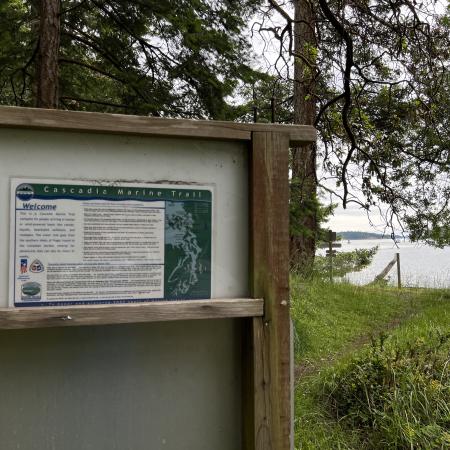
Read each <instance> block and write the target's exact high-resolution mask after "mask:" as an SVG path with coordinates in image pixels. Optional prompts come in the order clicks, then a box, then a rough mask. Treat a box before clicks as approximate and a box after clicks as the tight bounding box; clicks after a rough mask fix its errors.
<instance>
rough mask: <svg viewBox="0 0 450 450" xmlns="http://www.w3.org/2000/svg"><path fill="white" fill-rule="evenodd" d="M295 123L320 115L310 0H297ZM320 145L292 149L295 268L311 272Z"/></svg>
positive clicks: (292, 226)
mask: <svg viewBox="0 0 450 450" xmlns="http://www.w3.org/2000/svg"><path fill="white" fill-rule="evenodd" d="M295 21H296V22H295V25H294V49H295V54H296V55H302V56H303V57H304V59H302V58H301V57H298V56H296V57H295V62H294V123H296V124H304V125H314V120H315V118H316V100H315V96H314V93H315V84H316V82H315V75H316V48H317V40H316V32H315V14H314V11H313V9H312V3H311V2H310V1H309V0H296V1H295ZM316 191H317V186H316V145H315V144H310V145H305V146H302V147H299V148H294V149H292V184H291V212H292V214H291V220H292V224H291V242H290V250H291V267H292V268H294V269H295V270H297V271H299V272H301V273H303V274H307V273H308V272H309V271H310V270H311V268H312V264H313V262H314V253H315V249H316V231H317V230H316V229H317V199H316Z"/></svg>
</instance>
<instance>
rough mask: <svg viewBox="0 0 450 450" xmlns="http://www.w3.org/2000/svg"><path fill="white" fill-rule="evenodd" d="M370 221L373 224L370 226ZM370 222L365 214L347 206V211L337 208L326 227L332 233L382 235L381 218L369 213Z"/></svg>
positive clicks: (376, 214) (358, 209)
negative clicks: (350, 232)
mask: <svg viewBox="0 0 450 450" xmlns="http://www.w3.org/2000/svg"><path fill="white" fill-rule="evenodd" d="M370 221H372V222H373V225H375V226H372V225H371V224H370ZM370 221H369V218H368V217H367V212H366V211H364V210H362V209H360V208H359V207H358V206H356V205H349V206H348V207H347V209H344V208H342V206H339V207H338V208H336V209H335V211H334V215H333V216H331V217H330V220H329V221H328V222H327V224H326V227H327V228H330V229H331V230H333V231H367V232H370V233H376V232H379V233H383V231H384V226H383V222H382V218H381V216H380V215H379V214H378V213H377V212H375V211H374V212H372V213H370Z"/></svg>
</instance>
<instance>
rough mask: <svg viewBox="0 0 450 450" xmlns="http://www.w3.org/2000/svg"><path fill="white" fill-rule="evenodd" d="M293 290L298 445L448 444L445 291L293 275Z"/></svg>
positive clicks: (449, 309)
mask: <svg viewBox="0 0 450 450" xmlns="http://www.w3.org/2000/svg"><path fill="white" fill-rule="evenodd" d="M291 292H292V305H293V306H292V316H293V320H294V325H295V336H296V341H295V344H296V363H297V377H298V381H297V383H296V391H295V396H296V404H295V411H296V416H295V435H296V448H298V449H325V450H326V449H355V450H356V449H358V450H359V449H381V448H383V449H384V448H386V449H388V448H393V449H394V448H395V449H397V448H398V449H403V448H405V449H406V448H407V449H422V448H424V449H425V448H426V449H428V448H430V449H434V448H436V449H440V448H450V447H449V444H448V442H447V439H448V438H449V436H450V435H449V434H448V433H449V427H450V415H449V416H448V417H447V414H448V404H449V398H448V397H447V395H450V381H449V378H448V376H449V372H448V366H449V363H448V351H449V348H448V347H449V346H450V344H449V343H448V341H450V338H448V339H447V337H446V336H447V334H448V333H449V332H450V291H448V290H431V289H404V290H401V291H398V290H396V289H392V288H380V287H357V286H352V285H349V284H334V285H331V284H326V283H323V282H317V281H312V282H308V283H303V282H302V281H301V280H299V279H298V278H295V277H293V279H292V280H291ZM380 333H382V334H381V336H382V337H381V338H380V337H379V336H380ZM377 336H378V337H377ZM433 355H434V356H433ZM433 358H434V359H433ZM430 360H432V361H434V363H431V365H430ZM433 364H434V365H433ZM439 374H440V375H439ZM438 375H439V376H440V378H439V377H438ZM393 379H395V380H396V381H395V382H393V381H392V380H393ZM374 405H376V408H375V407H374ZM446 408H447V409H446Z"/></svg>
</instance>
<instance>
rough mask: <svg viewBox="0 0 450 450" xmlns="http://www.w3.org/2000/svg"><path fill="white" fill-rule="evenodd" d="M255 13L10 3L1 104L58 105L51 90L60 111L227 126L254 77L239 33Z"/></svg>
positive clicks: (97, 2)
mask: <svg viewBox="0 0 450 450" xmlns="http://www.w3.org/2000/svg"><path fill="white" fill-rule="evenodd" d="M256 4H257V2H256V1H254V0H244V1H232V0H231V1H225V2H216V1H210V0H193V1H192V0H190V1H178V0H167V1H164V2H161V1H157V0H139V1H135V2H123V1H116V0H62V1H61V0H33V1H31V2H25V1H21V0H6V2H4V3H3V5H2V7H1V9H0V23H1V25H2V32H1V33H2V34H1V35H0V39H1V41H2V43H4V44H5V45H3V50H2V53H1V58H2V62H3V70H2V72H1V73H0V83H1V84H0V103H3V104H16V105H35V104H37V105H38V106H51V105H50V103H51V102H50V103H49V102H48V101H44V103H42V102H41V100H42V98H43V96H47V95H49V91H48V90H49V89H50V88H51V87H53V89H54V90H57V91H58V95H57V97H58V98H57V99H56V103H58V104H59V107H61V108H67V109H77V110H95V111H109V112H125V113H133V114H151V115H158V116H167V115H169V116H177V117H212V118H217V119H219V118H220V119H224V118H227V117H228V114H229V106H228V104H227V102H226V98H227V96H229V95H231V94H232V93H233V90H234V88H235V86H236V84H237V83H238V82H239V80H248V79H249V78H251V77H252V76H253V71H252V70H251V69H250V68H249V67H248V65H247V64H246V62H247V56H248V44H247V42H246V40H245V39H244V38H243V36H242V33H241V31H242V29H243V28H244V27H245V26H246V23H247V20H248V18H249V17H250V16H251V14H252V13H253V11H254V8H255V5H256ZM58 9H59V11H58ZM38 24H40V25H41V26H39V25H38ZM58 41H59V42H58ZM18 50H19V51H18ZM55 55H56V56H57V60H56V59H55ZM52 58H53V62H51V61H52ZM55 61H57V68H56V69H55V67H54V66H55V64H54V62H55ZM56 74H57V75H58V76H57V78H58V82H59V89H57V86H58V83H57V82H56V80H55V78H54V77H55V75H56ZM46 83H47V85H46ZM55 92H56V91H55ZM53 103H55V102H53Z"/></svg>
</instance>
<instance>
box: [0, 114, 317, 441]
mask: <svg viewBox="0 0 450 450" xmlns="http://www.w3.org/2000/svg"><path fill="white" fill-rule="evenodd" d="M0 127H3V128H23V129H37V130H59V131H76V132H88V133H106V134H123V135H127V134H128V135H140V136H165V137H179V138H186V139H189V138H197V139H198V138H201V139H207V140H225V141H241V142H246V143H247V144H248V149H249V155H250V157H249V170H250V173H249V183H250V199H249V200H250V221H249V223H250V230H249V242H250V253H249V254H250V280H249V283H250V295H251V298H233V299H208V300H188V301H177V302H170V301H164V302H154V303H132V304H118V305H86V306H76V307H74V306H64V307H55V308H48V307H41V308H40V307H35V308H0V329H17V328H42V327H55V326H79V325H103V324H118V323H139V322H155V321H167V320H186V319H213V318H238V317H240V318H245V320H244V321H243V327H244V330H243V371H244V373H243V415H242V417H243V421H244V423H243V432H242V436H243V445H242V446H243V448H244V449H245V450H256V449H264V450H288V449H290V448H291V445H292V429H291V427H292V426H291V423H292V398H291V397H292V391H291V383H292V380H291V376H292V375H291V367H292V366H291V365H292V360H291V358H292V357H291V351H292V348H291V347H292V342H291V323H290V316H289V305H290V303H289V211H288V208H289V180H288V161H289V147H290V146H296V145H302V144H307V143H311V142H315V140H316V131H315V129H314V128H313V127H309V126H303V125H278V124H241V123H231V122H219V121H200V120H198V121H197V120H181V119H160V118H149V117H137V116H126V115H115V114H102V113H86V112H72V111H61V110H42V109H33V108H16V107H0Z"/></svg>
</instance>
